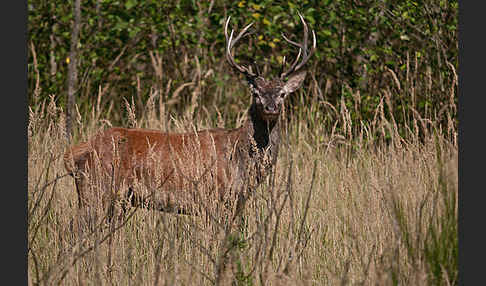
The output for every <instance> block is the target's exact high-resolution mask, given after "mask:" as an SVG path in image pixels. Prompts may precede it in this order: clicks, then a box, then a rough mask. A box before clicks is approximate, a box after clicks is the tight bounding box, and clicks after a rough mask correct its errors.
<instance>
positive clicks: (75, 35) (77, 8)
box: [66, 0, 81, 142]
mask: <svg viewBox="0 0 486 286" xmlns="http://www.w3.org/2000/svg"><path fill="white" fill-rule="evenodd" d="M73 1H74V6H73V14H74V21H73V30H72V33H71V50H70V52H69V58H68V81H67V96H68V98H67V106H66V136H67V139H68V142H69V141H70V140H71V135H72V126H73V117H74V99H75V97H74V96H75V94H76V92H77V90H78V51H77V49H78V41H79V29H80V26H81V0H73Z"/></svg>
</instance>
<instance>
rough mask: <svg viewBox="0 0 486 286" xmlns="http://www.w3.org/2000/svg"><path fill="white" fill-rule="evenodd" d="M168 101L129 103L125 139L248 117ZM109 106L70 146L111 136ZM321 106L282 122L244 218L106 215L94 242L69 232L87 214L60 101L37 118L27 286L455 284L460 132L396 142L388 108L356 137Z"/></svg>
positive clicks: (417, 132)
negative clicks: (68, 165) (269, 166)
mask: <svg viewBox="0 0 486 286" xmlns="http://www.w3.org/2000/svg"><path fill="white" fill-rule="evenodd" d="M194 90H197V87H195V88H194ZM308 90H309V89H308ZM161 92H162V91H161V90H157V89H154V90H153V94H152V96H151V97H150V99H149V101H148V102H147V103H146V105H145V109H144V110H143V111H142V112H140V111H138V112H137V110H136V107H135V104H134V102H133V101H132V102H128V101H127V102H126V111H123V112H127V114H128V116H127V118H128V121H127V125H128V126H132V127H135V126H136V127H147V128H155V129H161V130H169V131H184V130H192V128H193V127H194V126H196V127H197V128H199V129H202V128H205V127H210V126H218V127H228V126H235V125H239V124H241V122H242V120H243V119H244V112H243V110H240V112H238V113H234V112H233V111H231V110H229V108H233V107H222V108H221V109H218V107H216V106H214V107H212V108H211V111H208V110H207V109H205V108H201V109H197V110H200V111H199V112H195V110H196V109H195V108H190V109H188V111H187V114H186V115H185V116H182V117H180V118H175V117H173V116H170V114H169V113H168V111H167V106H166V105H164V103H163V102H161V101H160V100H158V98H161V96H160V94H161ZM228 92H230V91H228ZM231 92H238V91H237V90H232V91H231ZM306 95H307V94H306V91H305V90H304V91H303V92H302V93H301V94H300V95H295V96H301V97H303V96H306ZM102 96H103V89H102V88H100V92H99V96H98V100H97V101H96V102H94V104H93V110H92V113H90V114H79V113H78V115H77V121H76V122H77V127H78V129H77V130H78V131H77V132H76V134H74V136H73V139H72V140H73V141H74V142H79V141H83V140H86V139H87V138H88V137H89V136H91V135H93V134H94V133H95V132H96V131H97V130H98V129H100V128H104V127H106V126H110V125H111V123H110V121H109V119H110V118H109V114H110V112H113V111H112V110H111V109H110V107H109V106H100V104H99V103H100V98H101V97H102ZM198 96H199V95H198V94H196V95H195V96H194V98H197V97H198ZM297 102H298V100H297ZM194 104H197V100H194ZM243 104H244V103H243ZM321 104H326V103H322V102H321V103H319V102H313V103H312V104H311V105H310V106H306V107H305V108H304V107H300V108H299V109H296V110H293V109H289V110H288V111H287V112H288V113H289V114H288V115H289V116H284V118H290V121H286V122H285V124H284V127H285V128H284V132H283V142H282V146H281V153H280V155H279V159H278V162H277V165H276V168H275V172H274V173H273V174H272V175H271V176H270V177H269V178H268V179H267V180H266V182H265V183H264V184H262V185H261V186H259V187H258V188H257V189H256V190H255V191H254V193H253V195H252V196H250V197H249V198H248V200H247V201H245V204H244V207H243V208H241V209H240V210H236V209H232V210H231V211H229V212H230V213H229V214H227V215H226V216H224V215H223V216H216V215H214V216H209V217H202V216H201V217H199V216H184V215H174V214H167V213H160V212H157V211H152V210H146V209H137V208H132V209H129V210H128V213H127V214H126V215H125V216H124V217H123V219H122V220H112V221H111V222H107V221H106V220H104V219H103V216H104V215H106V213H105V210H102V209H99V210H98V211H99V213H100V217H99V219H98V220H97V223H96V224H95V225H94V226H93V227H92V228H90V229H88V230H85V231H81V230H80V229H77V228H75V227H73V225H74V224H73V221H75V220H76V218H77V217H78V215H79V214H78V210H77V197H76V192H75V187H74V182H73V179H72V178H71V177H69V176H66V171H65V170H64V166H63V163H62V160H61V158H62V154H63V152H64V150H65V148H66V147H67V145H68V142H67V140H66V134H65V133H66V132H65V127H64V126H65V123H64V122H65V118H64V113H63V110H62V109H61V108H60V107H59V105H58V104H57V103H56V102H55V98H54V97H52V98H51V100H50V101H45V102H39V103H38V104H37V105H36V106H32V107H31V109H30V116H29V126H28V212H29V213H28V243H29V244H28V265H29V266H28V274H29V284H31V285H34V284H41V285H56V284H63V285H84V284H96V285H132V284H136V285H211V284H217V285H336V284H341V285H356V284H358V285H376V284H379V285H390V284H393V285H396V284H401V285H454V284H457V275H458V268H457V259H458V258H457V248H458V246H457V193H458V182H457V173H458V170H457V156H458V153H457V143H456V141H455V134H457V131H456V130H455V129H454V127H453V126H454V124H452V123H451V124H450V125H448V126H446V127H445V128H443V127H442V126H439V125H437V124H436V123H435V122H434V121H433V120H425V119H423V118H420V116H419V115H417V114H412V115H411V118H412V120H411V121H410V126H405V130H408V133H407V134H405V135H399V132H398V127H397V126H396V124H394V121H393V118H390V116H389V115H388V114H386V111H385V110H384V108H383V106H384V105H385V104H386V96H384V97H383V100H382V101H381V103H380V105H378V106H377V109H376V116H375V119H374V120H373V121H372V122H362V123H361V125H360V126H352V124H351V120H350V118H351V116H350V111H349V110H348V109H347V108H346V106H345V105H344V104H342V105H341V106H328V112H326V113H324V111H323V110H325V109H324V108H322V106H320V105H321ZM107 110H108V111H107ZM231 112H232V114H233V115H232V116H233V117H232V119H233V120H232V121H229V120H228V118H229V116H228V114H230V113H231ZM446 112H448V111H446ZM137 114H141V116H138V117H137ZM448 118H452V117H451V116H449V117H448ZM451 120H452V119H451ZM451 126H452V127H451ZM211 203H212V202H207V201H201V202H200V204H201V206H203V207H207V206H210V205H211Z"/></svg>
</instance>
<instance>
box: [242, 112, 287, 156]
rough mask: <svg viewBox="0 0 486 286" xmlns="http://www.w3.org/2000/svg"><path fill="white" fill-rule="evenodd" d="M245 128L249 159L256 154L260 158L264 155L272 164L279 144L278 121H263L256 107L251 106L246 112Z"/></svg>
mask: <svg viewBox="0 0 486 286" xmlns="http://www.w3.org/2000/svg"><path fill="white" fill-rule="evenodd" d="M246 128H247V132H248V139H249V141H250V142H249V143H250V148H249V155H250V157H255V155H257V154H256V153H258V155H260V156H263V155H264V154H266V155H267V156H270V159H271V162H272V163H274V162H275V160H276V158H277V155H278V145H279V143H280V123H279V119H278V118H276V119H275V120H272V121H267V120H264V119H263V118H262V117H261V116H260V114H259V112H258V111H257V108H256V105H255V104H252V105H251V106H250V109H249V111H248V120H247V122H246ZM255 147H256V148H255ZM256 151H258V152H256ZM260 156H258V157H260Z"/></svg>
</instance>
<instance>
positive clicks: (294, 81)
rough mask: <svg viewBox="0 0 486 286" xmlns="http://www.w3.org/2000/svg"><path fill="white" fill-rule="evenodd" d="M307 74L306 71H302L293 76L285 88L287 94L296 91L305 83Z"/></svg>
mask: <svg viewBox="0 0 486 286" xmlns="http://www.w3.org/2000/svg"><path fill="white" fill-rule="evenodd" d="M306 74H307V72H306V71H301V72H298V73H295V74H293V75H291V76H290V78H289V80H288V81H287V82H286V83H285V85H284V87H283V89H284V91H285V93H287V94H289V93H292V92H294V91H296V90H297V89H298V88H299V87H300V86H301V85H302V82H304V79H305V75H306Z"/></svg>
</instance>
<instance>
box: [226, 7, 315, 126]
mask: <svg viewBox="0 0 486 286" xmlns="http://www.w3.org/2000/svg"><path fill="white" fill-rule="evenodd" d="M299 17H300V19H301V21H302V24H303V26H304V37H303V40H302V42H301V43H297V42H294V41H292V40H290V39H289V38H287V37H286V36H285V35H284V34H282V36H283V38H284V40H285V41H287V42H288V43H290V44H292V45H293V46H296V47H298V48H299V52H298V54H297V57H296V58H295V60H294V62H293V63H292V64H291V66H290V68H289V69H288V70H287V71H284V68H285V56H284V57H283V61H282V72H281V74H280V77H278V78H274V79H271V80H267V79H265V78H264V77H263V76H262V75H260V72H259V70H258V67H257V66H256V65H255V72H254V71H252V70H251V69H250V68H248V67H245V66H241V65H239V64H237V63H236V61H235V59H234V57H233V55H232V54H231V50H232V49H233V47H234V45H235V44H236V42H237V41H238V40H240V39H241V38H242V37H243V36H244V35H245V33H246V32H247V31H248V29H249V28H250V27H251V26H252V25H253V23H250V24H248V25H247V26H246V27H245V28H243V30H241V32H240V33H239V34H238V36H236V38H234V37H233V34H234V30H231V34H230V35H229V36H228V25H229V21H230V18H231V17H228V19H227V20H226V23H225V27H224V34H225V37H226V59H227V61H228V63H229V64H230V66H231V67H233V68H234V69H235V70H236V71H238V72H240V73H242V74H243V75H245V77H246V81H247V83H248V86H249V88H250V92H251V94H252V98H253V105H255V107H256V111H257V113H258V115H259V116H260V117H261V118H262V119H263V120H266V121H274V120H276V119H277V118H278V116H279V115H280V112H281V110H282V106H283V103H284V100H285V98H286V97H287V95H288V94H290V93H292V92H294V91H296V90H297V89H298V88H299V87H300V86H301V85H302V82H303V81H304V79H305V75H306V71H305V70H301V68H302V67H303V66H304V65H305V64H306V63H307V61H308V60H309V58H310V56H311V55H312V54H313V53H314V51H315V49H316V35H315V33H314V31H312V38H313V44H312V48H311V50H310V52H308V51H307V49H308V47H307V37H308V28H307V24H306V23H305V21H304V18H303V17H302V15H301V14H300V13H299ZM301 56H302V58H301ZM299 59H300V61H299ZM287 77H288V80H286V78H287Z"/></svg>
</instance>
